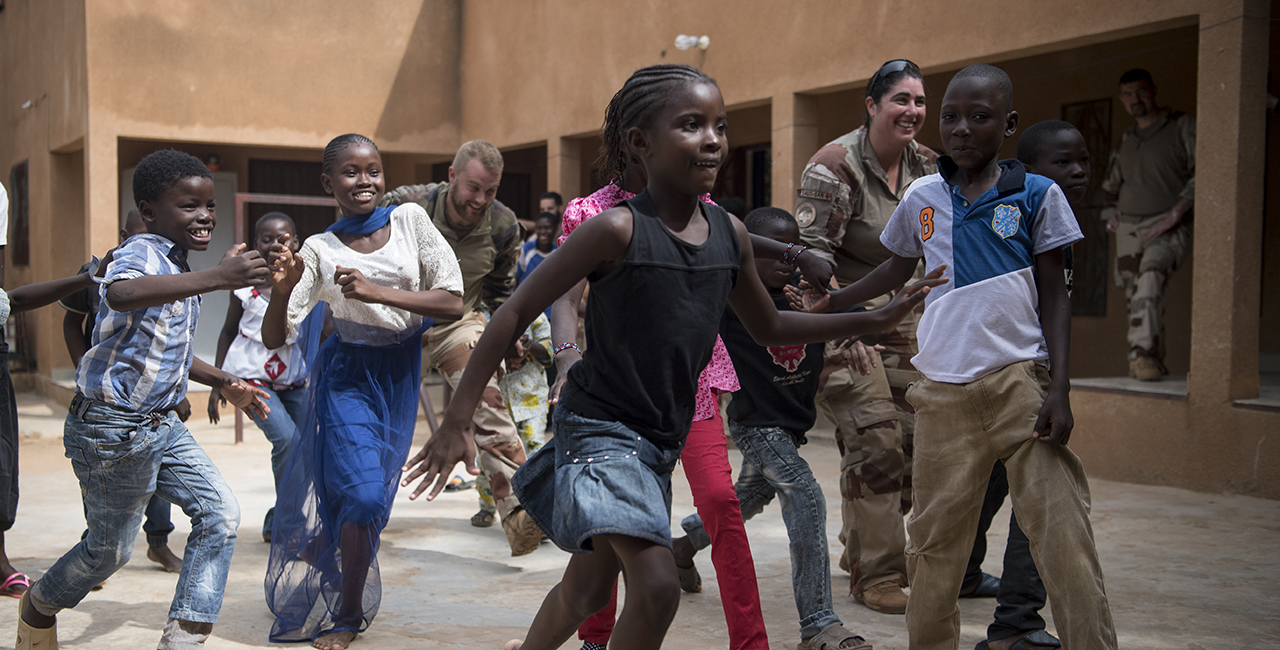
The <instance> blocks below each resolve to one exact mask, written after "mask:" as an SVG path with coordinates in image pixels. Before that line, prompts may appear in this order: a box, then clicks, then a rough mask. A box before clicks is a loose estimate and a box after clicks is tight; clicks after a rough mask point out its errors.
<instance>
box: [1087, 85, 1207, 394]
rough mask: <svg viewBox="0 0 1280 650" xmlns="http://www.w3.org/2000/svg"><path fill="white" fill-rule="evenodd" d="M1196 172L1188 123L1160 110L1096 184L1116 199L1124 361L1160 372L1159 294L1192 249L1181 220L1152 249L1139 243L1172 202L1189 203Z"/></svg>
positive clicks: (1131, 131) (1126, 138) (1128, 133)
mask: <svg viewBox="0 0 1280 650" xmlns="http://www.w3.org/2000/svg"><path fill="white" fill-rule="evenodd" d="M1195 170H1196V121H1195V118H1194V117H1191V116H1190V115H1187V114H1186V113H1179V112H1177V111H1170V110H1169V109H1165V110H1163V111H1162V112H1161V113H1160V115H1159V116H1158V117H1157V119H1156V122H1155V123H1154V124H1152V125H1151V126H1149V127H1147V128H1145V129H1139V128H1138V125H1137V124H1134V125H1133V126H1130V127H1129V128H1128V129H1126V130H1125V132H1124V135H1123V136H1122V137H1121V139H1120V147H1119V150H1118V151H1116V152H1114V153H1112V155H1111V161H1110V164H1109V165H1108V167H1107V176H1106V179H1105V180H1104V181H1103V184H1102V189H1103V190H1105V191H1106V192H1108V193H1110V194H1115V195H1119V200H1118V202H1117V205H1116V211H1115V214H1116V217H1117V218H1118V222H1119V223H1118V227H1117V229H1116V269H1115V270H1116V285H1117V286H1119V287H1120V288H1122V289H1124V292H1125V297H1126V298H1128V300H1129V358H1130V359H1135V358H1137V357H1139V356H1146V357H1151V358H1153V359H1155V360H1156V361H1157V362H1158V363H1160V364H1161V369H1162V370H1163V363H1164V352H1165V347H1164V289H1165V285H1167V284H1168V282H1169V276H1170V275H1171V274H1172V273H1173V270H1174V269H1176V268H1177V267H1178V265H1179V264H1180V263H1181V262H1182V258H1183V256H1184V255H1185V254H1186V252H1187V248H1188V247H1189V246H1190V245H1191V229H1190V225H1189V223H1188V221H1187V220H1186V219H1185V218H1184V219H1183V222H1182V223H1180V224H1178V225H1177V226H1175V227H1174V228H1172V229H1171V230H1169V231H1167V232H1165V233H1163V234H1161V235H1160V236H1158V237H1156V238H1155V239H1152V240H1151V241H1146V235H1147V231H1148V230H1150V229H1151V227H1152V226H1154V225H1155V224H1157V223H1158V222H1160V221H1162V220H1163V219H1164V218H1165V216H1167V213H1168V211H1169V209H1170V208H1172V207H1173V205H1174V204H1175V203H1177V202H1178V200H1179V199H1183V198H1185V199H1187V200H1194V199H1195ZM1110 216H1111V214H1110V211H1104V212H1103V218H1104V219H1109V218H1110Z"/></svg>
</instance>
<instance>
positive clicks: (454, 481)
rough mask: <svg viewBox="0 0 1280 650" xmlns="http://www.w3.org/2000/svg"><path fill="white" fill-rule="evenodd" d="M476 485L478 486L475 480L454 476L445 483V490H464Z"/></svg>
mask: <svg viewBox="0 0 1280 650" xmlns="http://www.w3.org/2000/svg"><path fill="white" fill-rule="evenodd" d="M475 486H476V482H475V481H472V480H465V479H463V478H462V477H461V476H454V477H453V478H451V479H449V482H448V483H445V484H444V491H445V492H462V491H464V490H470V489H471V488H473V487H475Z"/></svg>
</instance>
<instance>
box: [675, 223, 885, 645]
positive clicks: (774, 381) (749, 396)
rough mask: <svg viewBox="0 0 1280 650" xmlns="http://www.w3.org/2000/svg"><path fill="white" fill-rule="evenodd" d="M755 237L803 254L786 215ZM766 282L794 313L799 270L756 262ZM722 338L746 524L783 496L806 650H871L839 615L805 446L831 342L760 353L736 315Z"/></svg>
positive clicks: (754, 227) (696, 533) (821, 508)
mask: <svg viewBox="0 0 1280 650" xmlns="http://www.w3.org/2000/svg"><path fill="white" fill-rule="evenodd" d="M743 223H744V225H746V227H747V231H748V232H750V233H751V234H753V235H759V236H761V237H768V238H770V239H773V240H774V241H778V242H781V243H783V244H789V245H791V246H799V245H800V227H799V226H798V225H797V224H796V220H795V219H794V218H792V216H791V215H790V214H789V213H787V211H786V210H781V209H778V208H759V209H756V210H753V211H752V212H751V213H749V214H748V215H747V217H746V219H744V220H743ZM756 273H757V274H758V275H759V276H760V282H761V283H763V284H764V286H765V288H766V289H767V290H768V291H769V297H770V298H772V299H773V304H774V307H776V308H777V309H778V311H788V310H790V309H791V306H790V304H789V302H788V299H787V295H786V293H785V292H784V291H783V289H784V288H785V287H787V286H788V285H790V284H791V282H792V280H793V276H794V275H795V266H794V265H792V264H791V263H790V262H789V261H775V260H768V259H763V258H757V259H756ZM720 336H721V338H723V339H724V342H725V346H726V347H728V349H729V356H730V357H732V358H733V367H734V368H736V369H737V371H738V381H739V383H741V384H742V389H741V390H739V391H738V392H737V393H734V397H733V401H732V402H730V403H729V408H728V414H729V435H730V436H731V437H732V438H733V443H734V445H735V446H736V447H737V448H738V449H740V450H741V451H742V469H741V470H739V472H738V481H737V483H736V484H735V485H734V490H735V491H736V492H737V495H738V502H739V503H740V504H741V506H742V515H743V517H744V518H745V519H750V518H751V517H754V516H755V515H757V514H759V513H760V512H762V511H763V510H764V507H765V506H766V505H768V504H769V502H771V501H773V498H774V496H775V495H776V496H778V497H779V500H780V501H781V502H782V519H783V522H784V523H785V524H786V526H787V536H788V537H789V538H790V540H791V586H792V595H793V596H794V598H795V603H796V609H797V610H798V611H799V613H800V639H801V641H800V648H801V650H809V649H813V650H838V649H839V650H850V649H858V650H870V648H871V644H869V643H866V640H865V639H863V638H862V637H861V636H858V635H855V634H851V633H849V632H848V631H846V630H845V628H844V625H843V624H842V623H841V622H840V617H839V616H836V613H835V612H834V611H833V610H832V609H831V558H830V555H829V553H828V551H827V533H826V530H827V505H826V501H825V499H824V498H823V495H822V486H820V485H819V484H818V481H817V479H815V478H814V476H813V472H812V471H811V470H810V469H809V463H807V462H806V461H805V460H804V458H801V456H800V454H799V451H798V447H799V446H800V445H803V444H804V443H805V432H807V431H808V430H809V429H811V428H813V422H814V419H815V418H816V417H817V413H818V411H817V407H816V405H815V404H814V399H815V397H816V396H817V394H818V384H819V383H820V381H821V379H822V368H823V363H824V358H823V351H824V348H825V345H824V344H823V343H809V344H807V345H788V346H780V347H765V346H761V345H758V344H756V342H755V341H754V340H752V338H751V334H749V333H748V332H747V330H746V328H745V327H744V326H743V323H742V321H741V320H740V319H739V318H738V317H737V316H736V315H734V313H733V311H732V310H725V313H724V317H723V319H722V320H721V321H720ZM681 525H682V527H683V528H684V529H685V531H686V532H687V533H688V535H687V537H686V538H682V539H681V540H676V541H677V547H678V546H679V545H680V542H682V541H683V542H684V543H685V544H688V545H689V546H691V547H693V548H694V549H695V552H696V551H697V550H701V549H704V548H706V547H707V546H708V545H709V544H710V543H711V539H710V538H709V537H708V536H707V534H706V532H705V531H704V530H703V526H702V519H701V518H700V517H698V515H696V514H694V515H689V516H688V517H686V518H685V520H684V521H683V522H682V524H681Z"/></svg>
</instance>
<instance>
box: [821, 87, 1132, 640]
mask: <svg viewBox="0 0 1280 650" xmlns="http://www.w3.org/2000/svg"><path fill="white" fill-rule="evenodd" d="M1012 98H1013V84H1012V82H1011V81H1010V80H1009V76H1008V75H1007V74H1005V73H1004V71H1002V70H1000V69H999V68H995V67H993V66H988V65H974V66H969V67H967V68H965V69H964V70H961V71H960V72H959V73H957V74H956V76H955V77H953V78H952V80H951V83H950V84H949V85H948V86H947V92H946V95H945V96H944V97H943V100H942V110H941V118H940V130H941V135H942V141H943V144H944V146H945V147H946V150H947V154H948V155H947V156H944V157H942V158H940V159H939V160H938V168H939V173H938V174H935V175H931V176H926V177H924V178H921V179H920V180H917V181H916V182H914V183H912V185H911V187H910V188H909V189H908V190H907V194H906V196H905V197H904V198H903V200H902V203H901V204H900V205H899V206H898V209H897V210H896V211H895V212H894V214H893V217H892V218H891V219H890V221H889V225H888V226H887V227H886V228H885V231H884V234H883V235H882V236H881V241H882V242H883V243H884V245H885V246H886V247H887V248H888V249H889V250H890V251H891V252H892V253H893V254H894V256H893V257H892V258H891V259H889V260H888V261H886V262H885V263H884V264H882V265H881V266H880V267H879V268H877V269H876V270H875V271H873V272H872V273H871V274H870V275H868V276H867V277H866V278H864V279H863V280H862V281H861V282H859V283H857V284H855V285H852V286H850V287H849V288H848V289H846V290H844V291H841V292H838V293H837V294H835V295H833V296H832V299H831V305H832V307H834V308H839V307H840V306H841V305H846V304H851V303H857V302H860V301H862V300H865V299H866V298H869V297H871V296H873V295H876V294H878V293H882V292H885V291H889V290H891V289H894V288H896V287H897V286H900V285H901V284H902V283H904V282H906V281H907V280H908V279H909V278H910V277H911V272H912V270H914V269H915V266H916V264H917V263H918V260H919V258H920V257H924V258H925V263H926V266H927V267H928V268H929V269H930V270H933V269H935V268H938V267H941V266H945V267H946V274H945V277H947V278H948V279H950V280H952V281H951V282H949V283H947V284H944V285H942V286H940V287H937V288H935V289H934V291H933V292H932V293H931V294H930V295H929V297H928V298H927V299H926V303H925V305H926V306H925V311H924V315H923V317H922V318H921V320H920V329H919V336H920V353H919V354H918V355H916V357H915V358H913V359H912V363H913V364H914V365H915V366H916V368H917V369H919V370H920V371H921V373H923V375H924V377H925V378H924V379H922V380H921V381H919V382H917V383H915V384H913V385H912V387H911V388H910V390H909V391H908V392H907V399H908V400H909V401H910V402H911V404H912V406H914V407H915V409H916V418H917V420H916V439H915V468H916V471H915V479H914V480H915V483H914V488H915V495H916V504H915V510H914V511H913V512H912V514H911V518H910V519H909V520H908V522H907V532H908V534H909V536H910V540H911V541H910V543H909V544H908V547H907V567H908V572H909V577H910V579H911V594H912V595H911V600H910V604H909V605H908V607H907V629H908V632H909V634H910V647H911V648H912V649H913V650H916V649H920V650H924V649H928V650H935V649H936V650H955V649H956V648H957V647H958V644H959V633H960V616H959V611H958V608H957V606H956V596H957V594H958V593H959V591H960V583H961V580H962V578H963V575H964V570H965V563H966V560H967V558H968V555H969V550H970V548H971V545H972V544H973V539H974V533H975V530H976V527H977V525H978V513H979V509H980V507H981V504H982V499H983V495H984V492H985V491H986V486H987V482H988V479H989V478H990V476H991V470H992V467H993V465H994V464H995V463H996V462H1002V463H1003V464H1004V466H1005V469H1006V470H1007V473H1008V479H1009V494H1010V496H1011V497H1012V499H1013V507H1014V510H1015V511H1016V512H1017V516H1018V523H1019V524H1020V525H1021V527H1022V529H1023V531H1024V532H1025V533H1026V535H1027V537H1028V538H1029V539H1030V540H1031V548H1032V553H1033V555H1034V557H1035V564H1036V566H1037V567H1039V568H1040V571H1041V573H1042V574H1043V576H1044V581H1045V585H1046V587H1047V588H1048V592H1049V596H1050V602H1051V603H1052V605H1053V613H1054V617H1053V618H1054V621H1055V622H1056V623H1057V628H1058V632H1059V633H1060V635H1061V637H1062V645H1063V646H1064V647H1068V648H1071V649H1072V650H1088V649H1095V648H1101V649H1107V650H1110V649H1112V648H1115V647H1116V639H1115V631H1114V629H1113V627H1112V621H1111V610H1110V606H1109V605H1108V603H1107V596H1106V592H1105V590H1104V588H1103V584H1102V569H1101V566H1100V565H1099V563H1098V554H1097V549H1096V548H1095V546H1094V541H1093V530H1092V528H1091V526H1090V524H1089V505H1090V501H1089V500H1090V497H1089V483H1088V479H1087V478H1086V477H1085V474H1084V469H1083V467H1082V466H1081V464H1080V459H1079V458H1077V457H1076V455H1075V454H1074V453H1072V452H1071V450H1070V449H1069V448H1068V447H1067V441H1068V439H1069V437H1070V435H1071V429H1072V425H1073V420H1072V416H1071V404H1070V398H1069V391H1070V383H1069V381H1068V379H1067V358H1068V351H1069V344H1070V324H1071V322H1070V318H1071V312H1070V309H1071V306H1070V303H1069V301H1068V299H1067V292H1066V286H1065V279H1064V274H1063V266H1062V257H1063V253H1062V250H1063V248H1064V247H1066V246H1068V245H1070V244H1071V243H1072V242H1075V241H1078V240H1079V239H1081V234H1080V228H1079V226H1078V225H1077V224H1076V220H1075V218H1074V216H1073V215H1072V212H1071V208H1070V207H1069V206H1068V205H1067V201H1066V199H1065V198H1064V197H1063V193H1062V190H1061V189H1059V188H1058V187H1057V186H1056V185H1054V184H1053V182H1052V181H1050V180H1049V179H1047V178H1044V177H1041V176H1036V175H1033V174H1027V173H1026V170H1025V169H1024V168H1023V166H1022V164H1021V163H1019V162H1017V161H1000V162H997V156H998V155H999V152H1000V146H1001V144H1002V143H1003V142H1004V139H1005V138H1007V137H1010V136H1012V135H1013V133H1014V131H1015V130H1016V129H1017V126H1018V114H1017V112H1015V111H1014V110H1013V109H1012ZM841 294H843V295H841ZM1046 366H1048V367H1046ZM1049 368H1052V369H1053V379H1052V381H1050V378H1049V372H1048V369H1049Z"/></svg>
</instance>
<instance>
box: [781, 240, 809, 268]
mask: <svg viewBox="0 0 1280 650" xmlns="http://www.w3.org/2000/svg"><path fill="white" fill-rule="evenodd" d="M795 246H796V245H795V244H787V250H785V251H783V252H782V263H783V264H790V265H792V266H795V264H796V262H797V261H798V260H799V259H800V253H803V252H805V251H807V250H809V247H808V246H805V245H804V244H800V248H798V249H796V252H795V254H794V255H792V254H791V249H792V248H793V247H795Z"/></svg>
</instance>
